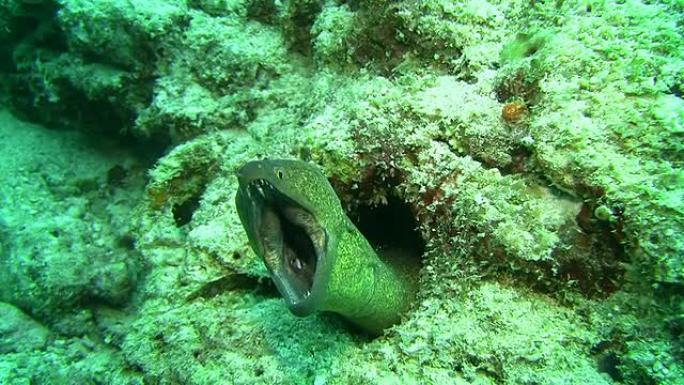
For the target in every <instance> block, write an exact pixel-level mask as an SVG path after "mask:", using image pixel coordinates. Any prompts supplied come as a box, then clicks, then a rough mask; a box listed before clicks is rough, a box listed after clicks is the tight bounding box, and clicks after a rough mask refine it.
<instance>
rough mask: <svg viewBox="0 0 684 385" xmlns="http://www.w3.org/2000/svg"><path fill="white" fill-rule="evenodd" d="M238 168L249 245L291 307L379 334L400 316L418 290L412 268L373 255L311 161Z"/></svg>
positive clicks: (239, 196) (303, 313)
mask: <svg viewBox="0 0 684 385" xmlns="http://www.w3.org/2000/svg"><path fill="white" fill-rule="evenodd" d="M236 175H237V177H238V181H239V188H238V191H237V194H236V196H235V203H236V206H237V210H238V214H239V216H240V220H241V222H242V225H243V227H244V229H245V231H246V233H247V236H248V238H249V242H250V245H251V247H252V249H253V250H254V252H255V253H256V254H257V255H258V256H259V257H260V258H261V259H263V261H264V264H265V265H266V267H267V268H268V270H269V272H270V273H271V277H272V279H273V282H274V283H275V285H276V287H277V288H278V291H279V292H280V294H281V295H282V297H283V298H284V300H285V303H286V304H287V307H288V308H289V309H290V311H291V312H292V313H294V314H295V315H297V316H306V315H309V314H311V313H313V312H316V311H329V312H334V313H338V314H340V315H342V316H343V317H344V318H346V319H348V320H350V321H351V322H352V323H354V324H356V325H358V326H359V327H361V328H362V329H363V330H366V331H367V332H369V333H372V334H376V335H378V334H381V333H382V331H383V330H384V329H386V328H387V327H389V326H391V325H393V324H395V323H396V322H398V321H399V317H400V314H401V313H402V312H404V311H405V310H407V308H408V307H409V305H410V303H411V301H412V300H413V298H414V296H415V292H416V275H417V274H416V273H417V269H415V268H414V267H408V268H407V266H408V264H406V263H404V261H405V259H402V258H401V257H398V258H395V259H392V258H385V260H381V258H379V257H378V254H376V252H375V251H374V250H373V247H371V245H370V244H369V242H368V241H367V240H366V238H365V237H364V236H363V235H362V234H361V233H360V232H359V230H358V229H357V228H356V226H355V225H354V224H353V223H352V221H351V220H350V219H349V218H348V217H347V215H346V214H345V212H344V210H343V209H342V205H341V204H340V200H339V199H338V197H337V195H336V194H335V191H334V190H333V188H332V186H331V185H330V183H329V182H328V180H327V179H326V177H325V176H324V175H323V174H322V173H321V172H320V171H319V170H318V169H317V168H316V167H315V166H314V165H312V164H309V163H306V162H303V161H297V160H273V159H266V160H260V161H252V162H248V163H246V164H245V165H243V166H242V167H240V168H239V169H238V170H237V171H236Z"/></svg>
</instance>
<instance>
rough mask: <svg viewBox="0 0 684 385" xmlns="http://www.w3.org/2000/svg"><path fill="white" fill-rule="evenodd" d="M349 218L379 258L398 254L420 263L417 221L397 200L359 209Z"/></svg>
mask: <svg viewBox="0 0 684 385" xmlns="http://www.w3.org/2000/svg"><path fill="white" fill-rule="evenodd" d="M350 218H351V219H352V221H353V222H354V224H355V225H356V227H358V228H359V231H361V233H362V234H363V235H364V236H365V237H366V239H367V240H368V242H370V244H371V245H372V246H373V248H374V249H375V250H376V252H377V253H378V254H379V256H380V257H381V258H383V257H384V256H390V257H391V256H393V255H395V253H400V254H401V255H403V256H408V257H410V258H412V259H415V260H416V261H417V262H419V260H420V258H421V256H422V255H423V252H425V241H424V240H423V238H422V237H421V236H420V233H419V232H418V222H416V219H415V218H414V217H413V213H412V212H411V208H410V206H409V205H408V204H407V203H406V202H404V201H402V200H400V199H399V198H396V197H393V196H390V197H388V199H387V204H385V205H378V206H370V205H365V206H360V207H358V208H357V209H356V210H355V212H354V213H352V214H351V215H350Z"/></svg>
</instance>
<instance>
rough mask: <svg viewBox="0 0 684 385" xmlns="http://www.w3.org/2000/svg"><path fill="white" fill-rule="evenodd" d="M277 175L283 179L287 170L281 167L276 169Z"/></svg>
mask: <svg viewBox="0 0 684 385" xmlns="http://www.w3.org/2000/svg"><path fill="white" fill-rule="evenodd" d="M276 176H277V177H278V179H283V177H284V176H285V172H284V171H283V170H282V169H280V168H279V169H277V170H276Z"/></svg>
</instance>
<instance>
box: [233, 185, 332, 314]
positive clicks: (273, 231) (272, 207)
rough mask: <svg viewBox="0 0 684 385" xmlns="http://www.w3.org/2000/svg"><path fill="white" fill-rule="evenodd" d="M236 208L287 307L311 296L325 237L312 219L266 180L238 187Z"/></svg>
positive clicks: (325, 240)
mask: <svg viewBox="0 0 684 385" xmlns="http://www.w3.org/2000/svg"><path fill="white" fill-rule="evenodd" d="M238 205H239V206H241V207H240V208H241V209H242V210H241V211H244V214H246V216H247V217H248V219H249V222H250V226H248V227H247V226H246V229H247V231H248V235H249V237H250V239H251V241H252V242H253V243H256V244H257V246H258V248H257V250H260V251H261V253H262V255H261V257H262V258H263V260H264V262H265V264H266V266H267V267H268V269H269V271H270V272H271V275H272V278H273V281H274V282H275V284H276V286H277V287H278V290H279V291H280V293H281V295H282V296H283V297H284V298H285V300H286V301H287V303H288V305H289V306H290V307H292V306H295V307H296V306H297V305H298V304H300V303H301V302H303V301H305V300H306V299H307V298H308V297H309V296H310V295H311V290H312V287H313V283H314V277H315V274H316V268H317V266H318V265H319V262H320V261H321V259H322V258H323V256H324V253H325V250H326V242H327V234H326V232H325V229H324V228H323V227H321V225H320V224H319V223H318V221H317V220H316V219H315V218H314V216H313V215H312V214H311V213H310V212H309V211H308V210H306V209H305V208H304V207H302V206H301V205H299V204H298V203H297V202H295V201H294V200H293V199H291V198H289V197H287V196H286V195H285V194H283V193H281V192H280V191H278V189H277V188H276V187H274V186H273V185H272V184H271V183H270V182H269V181H267V180H265V179H254V180H251V181H249V183H247V185H245V186H240V189H239V192H238Z"/></svg>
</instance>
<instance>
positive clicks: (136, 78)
mask: <svg viewBox="0 0 684 385" xmlns="http://www.w3.org/2000/svg"><path fill="white" fill-rule="evenodd" d="M36 4H37V5H36ZM31 7H39V8H40V9H42V10H43V11H42V12H34V13H31V12H29V11H30V10H35V9H37V8H31ZM54 9H58V10H59V12H58V14H57V18H56V19H55V18H52V17H50V16H48V15H51V13H49V12H48V10H54ZM683 11H684V10H683V9H682V5H681V2H676V1H663V2H640V1H636V0H629V1H620V2H615V1H567V0H566V1H560V2H544V3H542V2H532V3H530V2H529V1H507V2H504V1H489V2H475V1H457V2H453V1H425V2H408V1H400V2H388V1H372V2H356V1H350V2H340V3H338V2H316V1H288V2H275V1H268V0H266V1H264V0H254V1H188V2H182V1H167V2H163V1H154V2H144V3H139V2H127V3H124V2H115V1H106V2H97V1H67V0H63V1H59V2H51V1H43V2H20V1H2V2H0V20H3V21H7V23H6V25H7V26H8V29H5V30H3V31H0V39H3V42H7V44H6V45H4V46H3V48H2V50H1V52H0V53H1V54H2V56H1V57H2V58H3V62H4V63H2V66H0V71H2V72H3V75H7V76H3V78H2V80H0V82H1V83H2V89H3V90H4V95H3V97H2V100H3V101H7V103H8V104H9V105H11V106H12V107H13V109H14V111H16V112H17V113H21V114H23V115H24V116H32V117H34V118H35V119H38V120H40V121H42V122H44V123H49V124H59V125H65V124H68V125H73V126H76V127H78V128H81V129H83V130H84V131H86V132H91V133H92V132H99V133H103V132H104V133H113V134H116V133H118V132H128V133H132V134H134V135H136V136H137V137H140V138H152V139H154V140H157V141H159V142H162V143H174V145H176V146H175V147H173V149H170V151H169V152H168V153H167V154H166V155H164V156H163V157H161V158H160V159H159V161H158V163H157V165H156V166H155V167H154V168H153V169H152V170H151V171H150V173H149V182H148V186H147V189H146V190H145V192H144V193H141V192H138V193H137V194H138V195H136V198H135V202H137V203H138V207H137V209H136V211H135V221H136V225H135V232H134V234H133V237H134V241H135V242H134V244H135V247H136V250H137V252H139V253H141V255H142V257H143V259H144V266H145V269H144V272H145V275H144V278H141V279H139V280H137V281H135V282H136V286H135V288H134V290H135V291H134V293H133V296H131V297H129V296H127V295H125V296H123V297H121V298H122V299H118V300H115V301H110V302H111V304H110V305H113V306H114V307H118V308H119V309H120V312H118V311H117V312H110V313H106V315H103V312H102V310H101V309H100V310H93V309H99V307H98V306H97V305H96V304H92V303H83V302H78V301H74V302H71V301H67V302H66V303H65V302H59V301H58V302H56V303H57V304H58V306H57V308H61V307H62V306H67V305H68V307H75V308H76V312H75V314H71V315H61V314H53V313H52V312H50V313H48V314H47V315H46V314H43V315H42V316H38V317H37V318H38V321H40V322H44V323H46V324H48V325H49V327H50V328H51V329H52V331H53V333H57V335H59V336H60V338H62V339H63V340H64V341H66V342H63V343H61V344H54V343H53V344H50V343H48V346H47V347H40V346H36V347H35V349H34V350H32V351H30V352H28V351H24V352H19V353H12V354H13V355H12V356H8V355H3V362H14V363H17V364H16V365H19V366H21V367H23V368H33V369H29V370H27V369H22V370H19V371H14V372H12V371H10V369H9V367H8V366H4V367H3V368H6V369H3V373H14V374H12V376H14V377H3V378H11V380H8V381H11V382H16V383H20V381H22V380H23V379H26V378H29V376H30V373H29V372H30V371H33V372H34V373H37V374H35V375H34V376H35V377H34V378H35V379H37V380H41V381H43V382H50V381H52V380H53V379H54V381H52V382H53V383H59V382H60V381H64V380H65V378H57V377H54V378H53V377H50V376H58V375H57V374H54V373H50V372H49V371H47V370H45V364H44V363H42V362H48V363H54V364H55V365H57V366H61V367H67V368H71V370H73V371H74V373H78V376H77V377H74V378H78V379H83V381H88V379H93V378H95V379H97V378H99V379H103V378H107V379H106V380H102V381H106V382H111V383H115V382H116V381H121V379H122V378H129V381H130V382H129V383H135V382H134V381H135V378H139V377H141V376H145V378H146V382H147V381H150V382H156V383H178V382H182V383H190V384H204V383H215V382H222V381H224V382H229V383H269V384H271V383H282V384H298V383H314V384H349V383H352V384H353V383H377V384H402V383H440V384H442V383H444V384H449V383H453V384H466V383H481V384H486V383H509V384H514V383H515V384H519V383H569V384H572V383H577V384H580V383H582V384H583V383H607V384H609V383H660V384H676V383H679V382H681V381H682V377H683V376H684V374H682V357H683V356H682V354H683V353H682V349H681V343H682V332H681V331H682V329H683V327H682V324H683V322H684V321H682V308H681V304H682V296H681V288H682V285H684V282H683V279H684V267H683V266H684V259H683V257H682V256H683V255H684V241H683V240H682V238H681V234H682V233H684V231H682V230H683V228H684V220H683V218H684V217H683V214H684V208H683V207H682V202H683V201H684V200H683V199H682V191H684V188H683V186H684V175H682V171H681V166H682V154H684V151H683V150H684V149H682V144H681V143H682V142H681V138H682V121H683V120H684V102H682V99H681V93H682V92H681V91H682V89H683V88H684V86H683V85H682V81H683V80H684V75H683V74H684V70H683V68H684V57H683V56H682V55H683V54H682V52H684V50H682V41H683V40H684V39H683V37H682V33H681V28H679V27H678V26H681V20H682V17H683V16H682V12H683ZM22 20H24V21H25V20H32V22H33V23H35V25H39V26H42V28H41V29H40V30H41V31H42V33H32V32H29V31H25V30H22V29H21V28H20V27H19V25H20V21H22ZM96 26H97V27H96ZM12 61H13V62H12ZM10 62H12V63H10ZM511 101H518V102H522V103H524V104H526V106H527V107H528V108H529V112H530V114H529V116H528V117H527V118H526V120H524V121H523V122H521V123H520V124H516V125H513V126H512V125H507V124H505V123H504V122H503V121H502V120H501V109H502V107H503V103H507V102H511ZM76 106H77V107H78V108H76ZM147 150H148V151H152V152H156V151H153V150H150V149H149V148H148V149H147ZM262 156H269V157H293V158H295V157H304V158H306V159H310V160H311V161H313V162H315V163H317V164H319V165H320V166H322V168H323V170H324V172H325V173H326V175H327V176H328V177H329V179H330V180H331V182H332V184H333V186H334V187H335V189H336V192H337V193H338V195H339V196H340V198H341V200H342V202H343V205H344V207H345V208H347V210H348V213H349V215H350V216H352V217H353V216H354V214H355V212H356V211H358V210H359V207H362V206H364V205H370V206H373V205H383V204H385V203H386V202H388V200H392V199H397V200H400V201H401V202H404V203H405V204H406V205H407V207H409V208H410V211H411V212H412V213H413V215H414V216H415V217H416V219H417V223H418V226H417V227H418V229H417V231H418V232H419V233H420V234H421V236H422V237H423V239H424V240H425V242H426V252H425V254H424V256H423V269H422V270H421V273H420V276H419V280H420V289H419V293H418V301H417V303H416V305H415V306H414V307H413V308H412V310H411V311H410V312H409V313H408V314H407V315H406V316H405V319H404V320H403V322H402V323H400V324H399V325H397V326H395V327H393V328H391V329H389V330H388V331H387V332H386V334H385V335H384V336H382V337H379V338H377V339H374V340H368V339H367V338H366V337H364V336H361V335H357V334H355V332H354V331H353V329H351V328H349V327H348V325H345V324H344V323H343V322H342V321H340V320H339V319H336V318H335V317H329V316H317V317H312V318H306V319H298V318H294V317H292V316H290V315H289V313H288V312H287V309H286V308H285V306H283V305H282V304H281V303H280V302H279V301H278V300H276V299H275V298H276V297H275V296H276V294H275V292H274V290H273V287H272V286H270V284H269V283H268V276H267V272H266V270H265V269H264V267H263V265H262V264H260V262H259V260H258V259H257V258H256V256H254V255H253V253H252V252H251V250H250V249H249V247H248V245H247V239H246V236H245V234H244V233H243V231H242V230H241V227H240V224H239V220H238V218H237V213H236V211H235V207H234V206H233V205H232V196H233V195H234V193H235V190H236V188H237V181H236V180H235V179H234V177H233V176H232V172H233V170H234V168H235V167H237V166H238V165H239V164H242V163H244V162H245V161H247V160H250V159H254V158H259V157H262ZM85 179H88V178H85ZM91 179H92V178H91ZM93 184H95V185H97V182H96V181H95V182H94V181H93V180H90V181H88V180H86V181H83V182H82V183H76V182H70V183H67V184H66V187H64V188H66V189H69V188H70V186H72V185H73V186H75V187H74V188H75V190H74V191H73V192H72V194H73V196H75V197H76V198H75V199H81V200H83V199H86V201H87V199H90V198H83V195H84V192H83V191H81V190H87V187H84V186H89V185H90V186H92V185H93ZM53 186H57V187H53V189H56V192H55V194H57V196H58V197H61V196H64V194H65V193H66V192H65V191H64V190H63V188H62V187H61V183H60V182H59V181H57V182H56V183H53ZM32 188H33V189H35V188H36V187H29V186H28V185H27V187H26V188H25V191H26V192H25V194H31V191H33V190H31V189H32ZM130 191H131V194H134V192H133V191H134V189H132V188H131V190H130ZM137 191H139V190H137ZM60 194H61V195H60ZM85 195H87V194H85ZM36 196H37V197H39V198H38V200H39V201H44V200H46V199H48V198H46V197H43V196H42V195H36ZM193 202H194V205H193V204H190V203H193ZM33 207H39V205H37V204H36V205H34V206H33ZM74 207H80V206H79V204H76V205H74ZM179 207H196V209H195V210H191V209H190V210H188V212H187V213H186V214H185V218H184V220H182V221H178V220H177V219H176V217H177V216H178V215H177V213H178V212H179V211H178V210H179ZM3 215H4V214H3ZM112 217H113V218H114V219H113V220H114V221H115V223H123V222H125V220H128V219H130V214H129V213H128V212H126V213H125V214H124V213H121V212H118V213H116V212H115V214H113V216H112ZM79 221H80V219H79ZM83 221H84V223H91V222H92V223H98V221H97V220H96V219H91V218H86V219H83ZM6 222H8V221H7V220H6V219H5V220H3V221H1V222H0V225H1V227H0V230H1V232H0V234H1V240H2V248H1V250H2V252H3V254H2V255H3V261H9V262H7V263H6V264H9V265H11V266H14V264H15V263H16V260H15V259H11V260H10V259H8V256H9V255H12V254H10V253H8V252H7V250H8V249H9V250H12V248H15V247H16V246H15V245H14V244H13V243H12V242H15V243H16V241H17V239H20V237H19V236H18V233H17V230H16V227H15V226H12V225H11V223H10V225H7V224H6ZM77 225H78V226H76V227H75V230H74V234H83V233H85V232H86V230H85V229H82V228H81V227H79V226H80V222H78V221H77ZM19 235H20V234H19ZM96 238H97V237H96ZM100 238H107V235H101V236H100ZM36 239H37V241H36V242H38V244H40V245H43V246H44V245H45V244H46V243H45V242H47V241H45V240H40V238H36ZM76 239H77V243H78V242H80V241H78V239H80V238H78V237H77V238H76ZM98 239H99V238H98ZM43 248H44V249H47V250H49V248H45V247H43ZM114 250H115V252H114V255H115V256H116V257H115V258H114V260H117V258H119V257H123V255H124V254H121V251H120V250H118V248H114ZM39 255H41V254H39ZM12 258H15V257H12ZM48 266H52V267H51V268H47V269H46V270H45V274H47V275H48V276H50V277H60V274H62V272H63V271H64V266H62V265H48ZM138 269H140V267H136V268H135V270H136V271H137V270H138ZM6 271H7V269H4V270H3V273H4V272H6ZM19 271H20V273H17V274H15V277H18V278H19V279H23V277H25V276H24V275H22V274H23V273H21V270H19ZM67 271H68V270H67ZM116 271H117V270H116V269H113V270H112V272H113V273H115V272H116ZM96 276H97V274H96ZM114 276H120V275H118V274H114ZM37 282H38V283H39V286H38V288H39V289H41V288H42V289H41V290H38V291H37V293H39V294H40V295H41V296H42V297H41V296H39V297H38V298H46V299H47V300H49V301H55V299H59V298H61V295H62V294H63V291H54V290H52V286H49V285H48V286H47V288H46V286H45V283H46V282H52V281H50V280H40V279H39V280H38V281H37ZM110 282H111V281H110ZM113 282H116V281H113ZM56 283H57V284H59V282H56ZM41 285H42V286H41ZM56 287H59V286H56ZM95 287H96V286H92V285H90V281H88V282H85V283H84V285H82V286H79V290H82V291H81V292H84V293H90V292H96V291H95ZM103 287H109V288H114V289H116V287H117V286H116V285H113V286H107V285H105V286H103ZM124 287H125V288H126V290H125V291H126V292H127V293H128V294H130V292H128V290H132V288H131V287H130V285H128V284H127V285H124ZM69 289H70V290H71V288H69ZM117 290H118V289H116V290H114V291H117ZM25 292H27V293H35V292H32V291H28V290H27V291H25ZM110 294H111V292H110ZM108 295H109V294H105V295H103V296H100V297H105V298H109V297H108ZM28 298H32V297H31V296H29V297H28ZM113 298H114V297H113ZM2 300H3V301H8V302H11V303H12V304H14V305H19V306H20V307H22V308H23V309H24V310H25V311H26V312H27V313H29V314H31V315H34V314H40V312H36V311H35V309H34V305H33V304H32V303H27V302H26V301H21V299H20V298H16V297H12V296H9V295H7V296H3V297H2ZM49 303H53V302H49ZM117 303H118V305H117ZM65 304H66V305H65ZM58 313H60V312H58ZM97 320H99V321H97ZM102 320H106V322H104V321H102ZM79 325H81V326H79ZM82 325H87V326H82ZM114 325H118V326H114ZM84 328H85V329H87V330H88V333H89V335H90V336H92V338H93V339H95V340H96V341H97V342H96V343H95V344H90V345H88V346H89V348H88V349H86V351H85V352H82V351H81V348H80V345H81V344H83V341H82V338H83V337H80V335H83V332H80V334H79V333H78V332H77V331H78V330H82V329H84ZM74 330H75V331H76V332H75V331H74ZM74 351H79V353H75V352H74ZM79 354H80V356H79ZM45 357H49V358H45ZM73 357H84V360H83V363H82V364H81V365H76V364H75V363H74V362H75V359H74V358H73ZM103 357H114V358H113V359H111V360H110V362H109V363H107V364H106V365H103V362H104V361H103V360H102V358H103ZM5 358H7V361H6V360H5ZM41 358H45V359H41ZM103 367H104V368H107V369H103ZM111 368H122V369H121V372H120V373H126V374H127V375H130V377H126V376H124V375H122V376H121V377H118V379H115V378H113V377H102V376H103V375H102V373H103V372H104V371H108V370H109V369H111ZM123 368H125V369H123ZM112 372H116V369H114V370H112ZM98 373H99V374H98Z"/></svg>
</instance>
